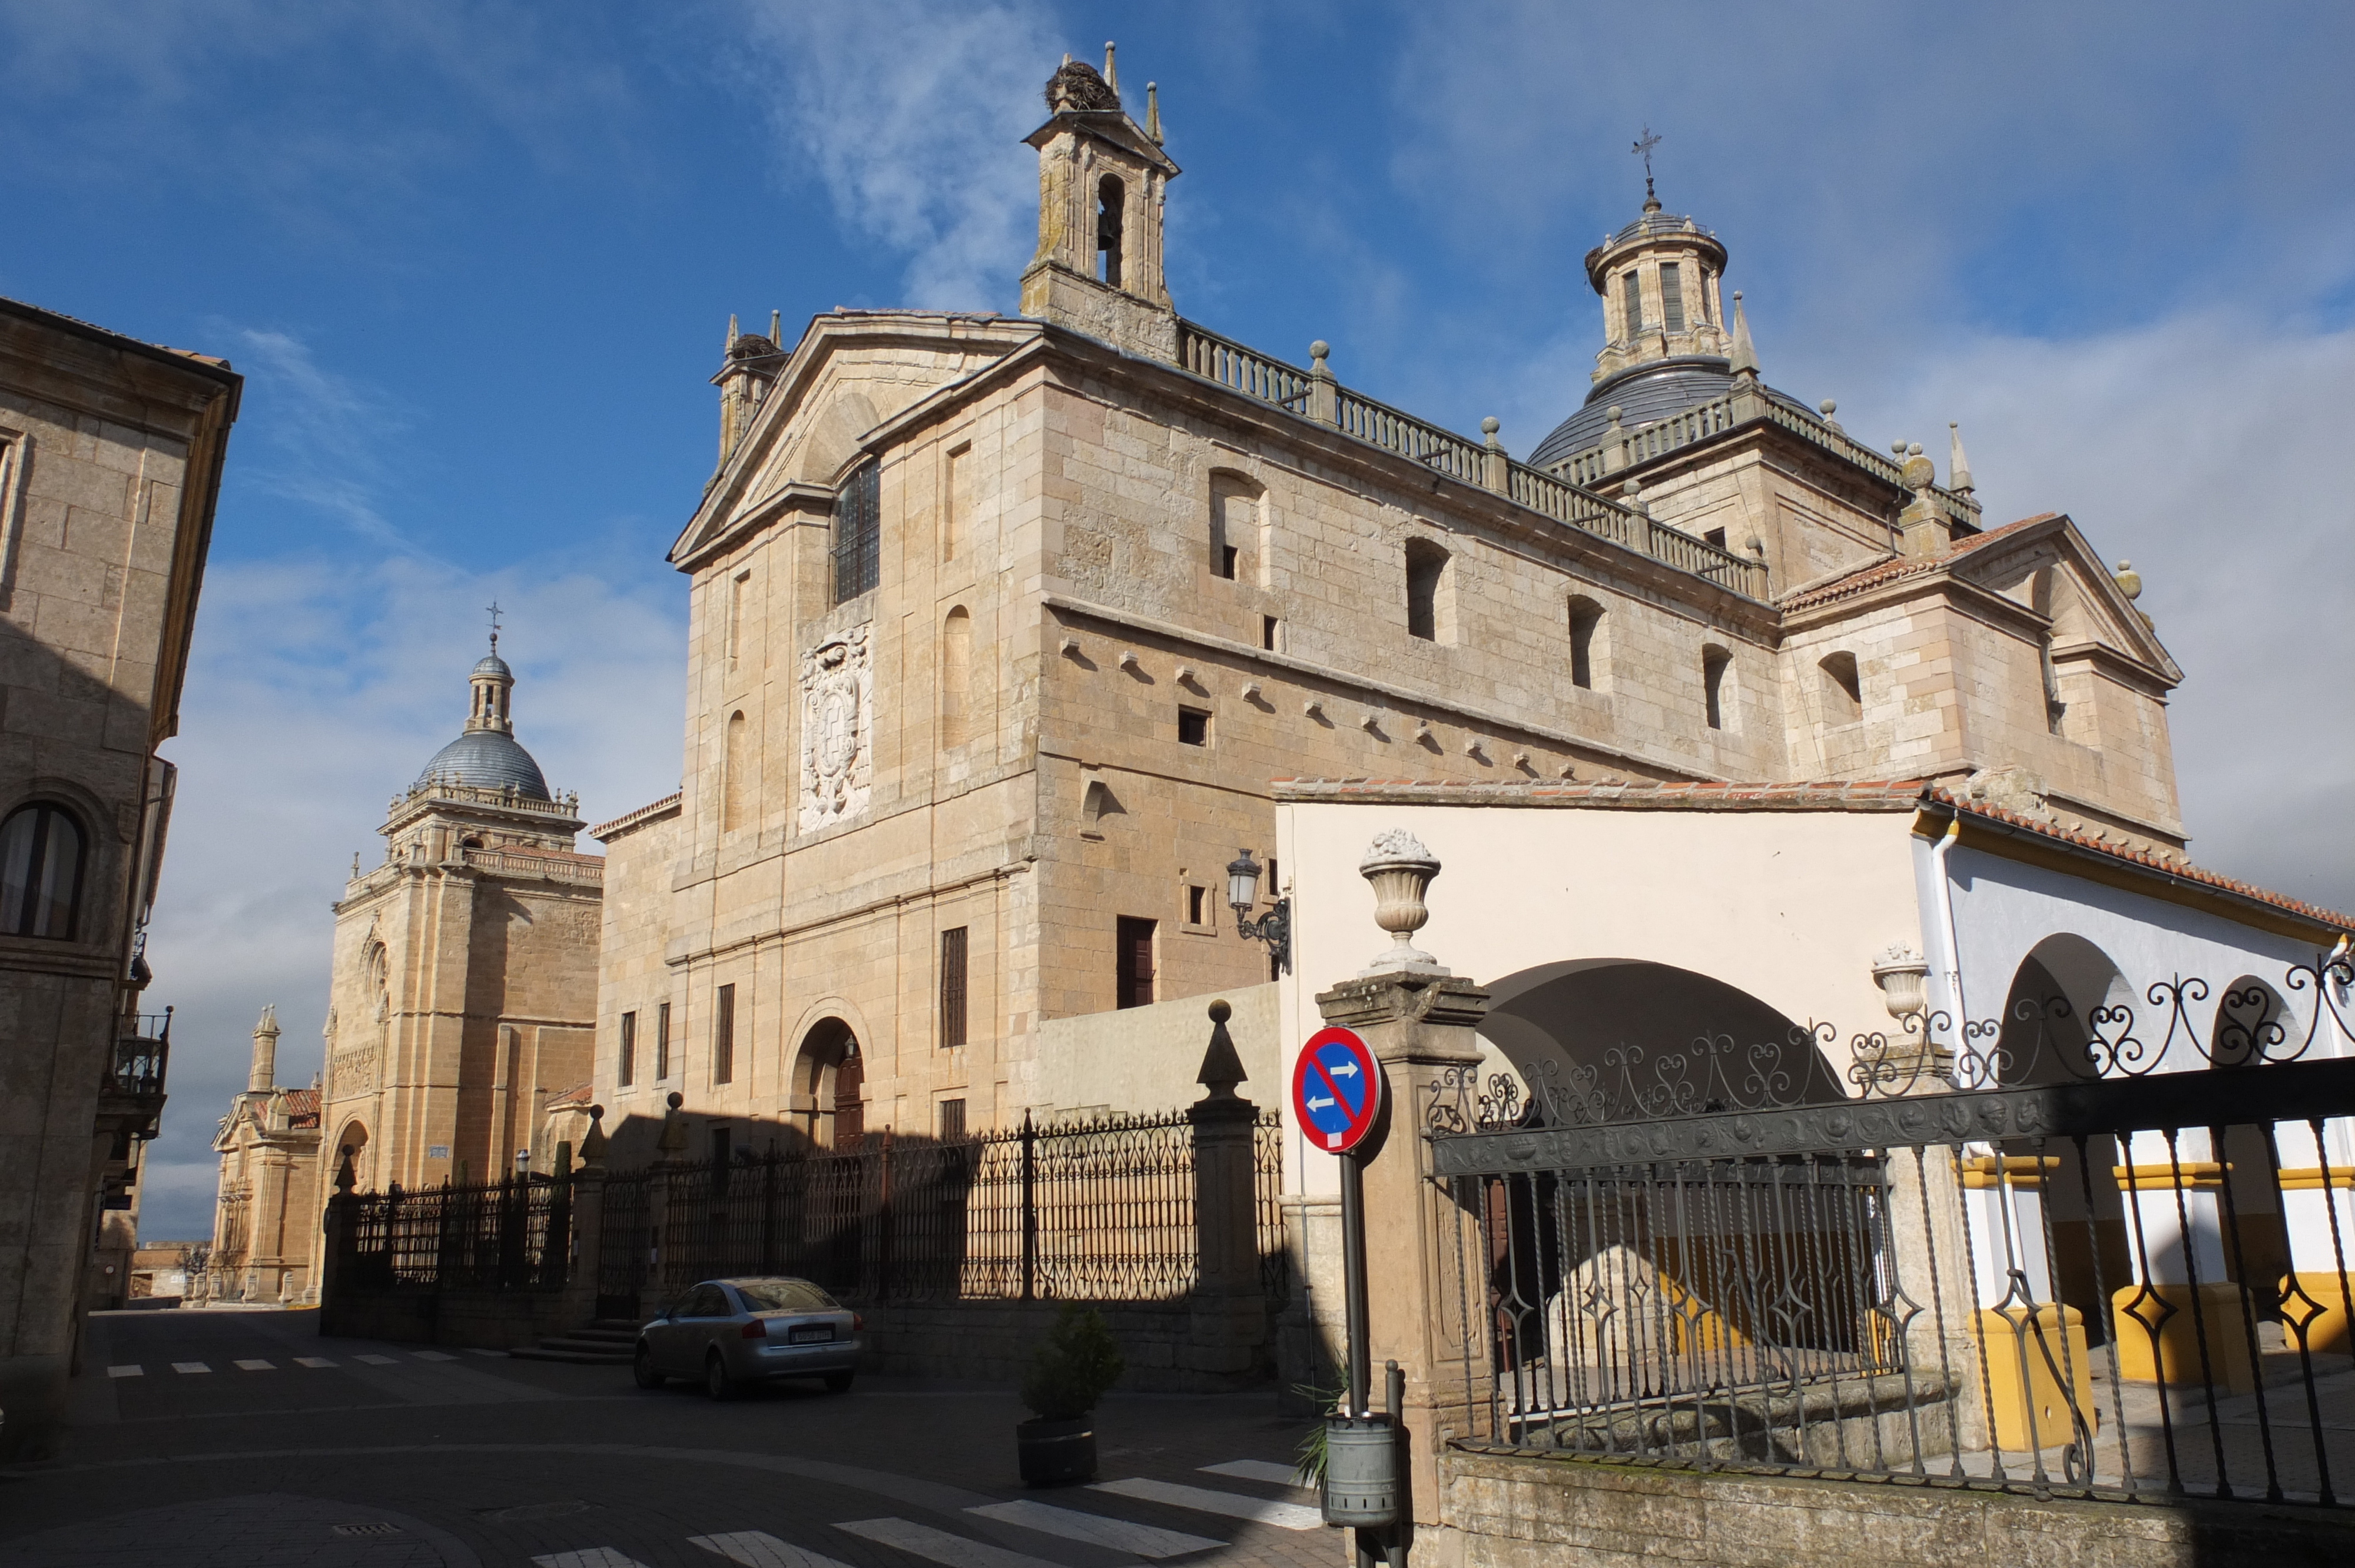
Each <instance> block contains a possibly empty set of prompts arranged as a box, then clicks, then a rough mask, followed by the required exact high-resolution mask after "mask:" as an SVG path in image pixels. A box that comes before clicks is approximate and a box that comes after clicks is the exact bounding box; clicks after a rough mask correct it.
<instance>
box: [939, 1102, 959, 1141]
mask: <svg viewBox="0 0 2355 1568" xmlns="http://www.w3.org/2000/svg"><path fill="white" fill-rule="evenodd" d="M940 1122H941V1141H942V1142H943V1143H954V1142H955V1141H956V1140H957V1139H961V1138H963V1137H964V1101H963V1100H943V1101H942V1102H941V1112H940Z"/></svg>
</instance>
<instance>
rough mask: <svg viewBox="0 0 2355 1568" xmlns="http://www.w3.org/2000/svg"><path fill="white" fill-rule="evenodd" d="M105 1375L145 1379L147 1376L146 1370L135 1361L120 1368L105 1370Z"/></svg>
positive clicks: (114, 1367) (113, 1367)
mask: <svg viewBox="0 0 2355 1568" xmlns="http://www.w3.org/2000/svg"><path fill="white" fill-rule="evenodd" d="M106 1375H107V1376H109V1377H145V1376H146V1375H147V1369H146V1368H145V1367H143V1366H141V1365H140V1364H139V1363H138V1362H136V1361H132V1362H128V1363H126V1364H124V1365H122V1366H112V1367H109V1368H107V1369H106Z"/></svg>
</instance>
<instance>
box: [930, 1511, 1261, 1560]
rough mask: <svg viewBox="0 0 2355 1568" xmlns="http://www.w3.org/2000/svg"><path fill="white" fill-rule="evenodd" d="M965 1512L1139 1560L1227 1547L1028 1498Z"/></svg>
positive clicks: (1183, 1532)
mask: <svg viewBox="0 0 2355 1568" xmlns="http://www.w3.org/2000/svg"><path fill="white" fill-rule="evenodd" d="M964 1511H965V1512H967V1513H977V1514H979V1515H981V1517H982V1518H984V1519H995V1520H1003V1521H1004V1522H1006V1523H1007V1524H1018V1525H1020V1526H1021V1527H1022V1528H1023V1529H1025V1530H1035V1531H1039V1532H1041V1533H1042V1534H1046V1535H1060V1536H1061V1537H1062V1538H1063V1539H1064V1540H1066V1541H1085V1542H1092V1543H1094V1544H1095V1545H1098V1546H1110V1547H1114V1548H1116V1549H1117V1550H1119V1551H1122V1552H1135V1553H1136V1554H1137V1555H1138V1556H1139V1557H1183V1556H1184V1555H1186V1553H1188V1552H1208V1551H1209V1550H1210V1549H1211V1548H1212V1547H1214V1546H1224V1545H1225V1544H1226V1542H1223V1541H1212V1540H1211V1539H1209V1537H1208V1536H1204V1535H1188V1534H1187V1533H1186V1532H1185V1531H1181V1530H1161V1529H1158V1528H1156V1527H1155V1526H1153V1525H1150V1524H1131V1523H1129V1522H1128V1520H1124V1519H1108V1518H1106V1517H1105V1516H1104V1515H1103V1514H1100V1513H1084V1512H1082V1511H1081V1510H1078V1509H1072V1508H1055V1507H1053V1506H1051V1505H1050V1504H1047V1503H1042V1502H1034V1501H1032V1500H1031V1499H1028V1498H1024V1499H1019V1500H1018V1501H1015V1502H1002V1503H986V1504H984V1505H983V1506H982V1507H980V1508H969V1509H967V1510H964Z"/></svg>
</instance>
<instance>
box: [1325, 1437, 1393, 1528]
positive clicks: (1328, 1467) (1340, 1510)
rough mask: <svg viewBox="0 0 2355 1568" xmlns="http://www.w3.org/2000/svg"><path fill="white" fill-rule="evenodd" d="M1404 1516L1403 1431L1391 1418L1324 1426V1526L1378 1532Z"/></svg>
mask: <svg viewBox="0 0 2355 1568" xmlns="http://www.w3.org/2000/svg"><path fill="white" fill-rule="evenodd" d="M1398 1516H1399V1467H1398V1431H1397V1428H1396V1427H1394V1426H1392V1425H1391V1418H1390V1417H1389V1416H1387V1415H1368V1416H1363V1417H1360V1418H1358V1419H1355V1420H1353V1419H1351V1418H1349V1417H1348V1416H1335V1417H1333V1418H1332V1419H1331V1420H1328V1421H1327V1422H1326V1423H1325V1522H1326V1523H1327V1524H1328V1525H1336V1526H1340V1525H1351V1526H1355V1527H1356V1528H1358V1529H1359V1530H1379V1529H1381V1528H1383V1527H1385V1526H1388V1525H1392V1524H1396V1523H1397V1522H1398Z"/></svg>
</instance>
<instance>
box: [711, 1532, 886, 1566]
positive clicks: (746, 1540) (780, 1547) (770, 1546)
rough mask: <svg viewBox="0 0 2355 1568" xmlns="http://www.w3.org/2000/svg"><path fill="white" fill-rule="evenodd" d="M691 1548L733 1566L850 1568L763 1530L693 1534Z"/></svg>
mask: <svg viewBox="0 0 2355 1568" xmlns="http://www.w3.org/2000/svg"><path fill="white" fill-rule="evenodd" d="M687 1544H688V1545H689V1546H700V1547H702V1548H703V1549H704V1550H705V1551H706V1552H718V1553H719V1555H720V1556H722V1557H725V1558H727V1559H728V1561H730V1563H742V1564H743V1565H744V1568H848V1564H847V1563H837V1562H836V1561H835V1560H834V1559H833V1558H831V1557H826V1556H821V1555H820V1554H819V1553H817V1552H809V1551H805V1550H804V1549H803V1548H801V1547H798V1546H795V1545H794V1543H793V1542H789V1541H779V1540H778V1539H777V1538H776V1537H775V1536H773V1535H771V1534H770V1533H769V1532H768V1531H764V1530H739V1531H730V1533H728V1534H726V1535H690V1536H688V1537H687Z"/></svg>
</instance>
